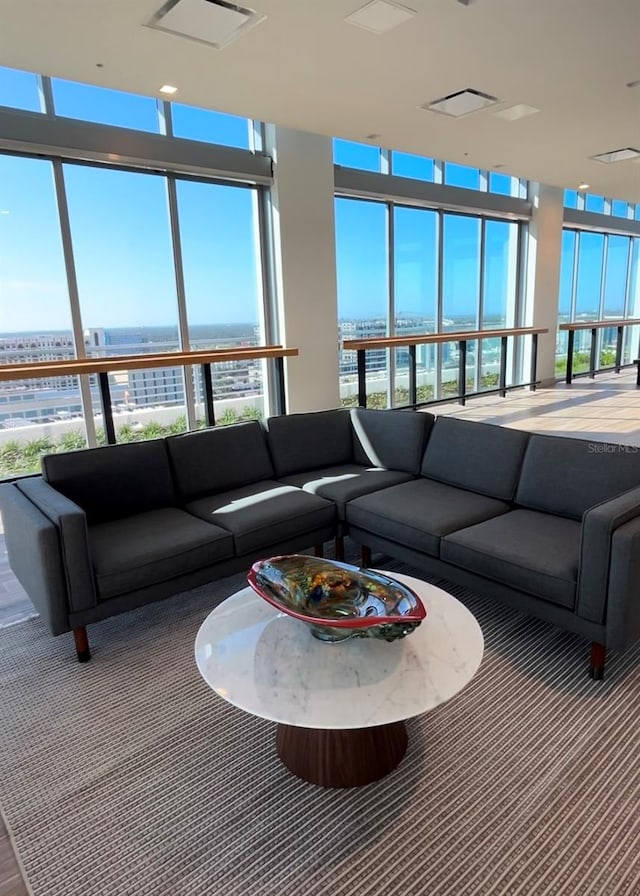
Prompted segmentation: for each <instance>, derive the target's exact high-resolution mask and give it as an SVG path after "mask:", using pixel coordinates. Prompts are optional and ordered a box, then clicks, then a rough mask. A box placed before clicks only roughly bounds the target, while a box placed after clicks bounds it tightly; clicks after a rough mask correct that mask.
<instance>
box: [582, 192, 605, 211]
mask: <svg viewBox="0 0 640 896" xmlns="http://www.w3.org/2000/svg"><path fill="white" fill-rule="evenodd" d="M585 208H586V210H587V211H588V212H600V214H602V212H604V196H594V195H593V194H592V193H587V195H586V200H585Z"/></svg>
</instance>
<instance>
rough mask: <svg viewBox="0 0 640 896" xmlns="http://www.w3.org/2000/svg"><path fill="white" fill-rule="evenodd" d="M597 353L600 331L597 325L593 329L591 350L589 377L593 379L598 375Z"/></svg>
mask: <svg viewBox="0 0 640 896" xmlns="http://www.w3.org/2000/svg"><path fill="white" fill-rule="evenodd" d="M597 353H598V331H597V330H596V328H595V327H593V328H592V330H591V351H590V352H589V377H590V378H591V379H594V378H595V375H596V361H597V357H596V356H597Z"/></svg>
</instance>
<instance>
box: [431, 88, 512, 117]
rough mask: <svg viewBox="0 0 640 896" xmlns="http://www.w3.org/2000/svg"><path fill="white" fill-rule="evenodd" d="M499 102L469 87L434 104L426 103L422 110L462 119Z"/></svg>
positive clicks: (435, 101)
mask: <svg viewBox="0 0 640 896" xmlns="http://www.w3.org/2000/svg"><path fill="white" fill-rule="evenodd" d="M498 102H500V100H498V99H496V97H495V96H490V95H489V94H488V93H481V92H480V91H479V90H473V89H472V88H471V87H467V89H466V90H459V91H458V93H450V94H449V96H443V97H441V98H440V99H439V100H434V101H433V102H432V103H425V104H424V105H423V106H420V108H421V109H426V110H427V111H428V112H439V113H440V114H441V115H450V116H451V117H452V118H461V117H462V116H463V115H469V113H470V112H479V111H480V109H486V108H487V106H493V105H495V104H496V103H498Z"/></svg>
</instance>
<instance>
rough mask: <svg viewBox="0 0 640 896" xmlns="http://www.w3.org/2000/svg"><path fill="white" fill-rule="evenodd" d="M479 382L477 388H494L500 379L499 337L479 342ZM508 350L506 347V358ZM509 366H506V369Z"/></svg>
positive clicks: (500, 343) (480, 389)
mask: <svg viewBox="0 0 640 896" xmlns="http://www.w3.org/2000/svg"><path fill="white" fill-rule="evenodd" d="M480 346H481V349H480V350H481V352H482V354H481V357H480V383H479V384H478V387H477V388H478V390H479V391H481V392H482V391H484V390H486V389H495V388H496V387H497V386H498V383H499V379H500V352H501V348H502V340H501V339H497V338H496V339H483V340H482V342H481V343H480ZM509 354H510V353H509V350H508V349H507V358H509ZM508 369H509V367H507V370H508Z"/></svg>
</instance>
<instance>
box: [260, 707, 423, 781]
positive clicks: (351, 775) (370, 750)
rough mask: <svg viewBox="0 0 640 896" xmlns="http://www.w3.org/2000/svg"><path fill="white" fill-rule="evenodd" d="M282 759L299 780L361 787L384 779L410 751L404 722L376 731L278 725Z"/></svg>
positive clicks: (381, 727) (378, 726)
mask: <svg viewBox="0 0 640 896" xmlns="http://www.w3.org/2000/svg"><path fill="white" fill-rule="evenodd" d="M276 748H277V751H278V756H279V757H280V759H281V760H282V762H283V763H284V765H286V767H287V768H288V769H289V771H291V772H293V774H294V775H296V776H297V777H298V778H302V780H303V781H309V782H310V783H311V784H319V785H320V786H321V787H361V786H362V785H363V784H371V783H372V782H373V781H378V780H380V778H384V776H385V775H388V774H389V772H391V771H393V769H394V768H396V767H397V766H398V765H399V764H400V762H401V760H402V757H403V756H404V754H405V752H406V749H407V728H406V725H405V723H404V722H392V723H391V724H390V725H377V726H375V727H372V728H298V727H296V726H293V725H278V731H277V734H276Z"/></svg>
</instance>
